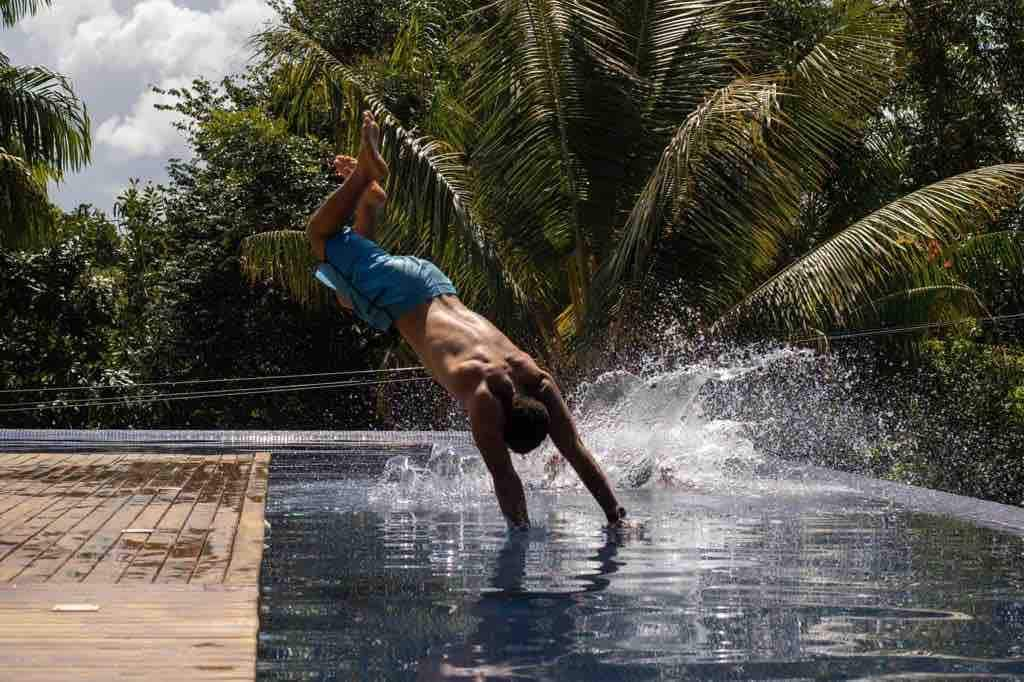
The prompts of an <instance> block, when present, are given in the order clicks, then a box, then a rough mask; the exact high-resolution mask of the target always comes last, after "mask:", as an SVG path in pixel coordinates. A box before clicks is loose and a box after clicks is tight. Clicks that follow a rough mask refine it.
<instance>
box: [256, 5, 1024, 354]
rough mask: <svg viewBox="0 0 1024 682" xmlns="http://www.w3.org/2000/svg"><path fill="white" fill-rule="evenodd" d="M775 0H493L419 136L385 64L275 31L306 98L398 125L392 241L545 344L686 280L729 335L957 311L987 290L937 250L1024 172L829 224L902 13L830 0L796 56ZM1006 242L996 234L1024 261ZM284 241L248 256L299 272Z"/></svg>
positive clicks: (280, 54) (979, 223)
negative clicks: (898, 308) (780, 29)
mask: <svg viewBox="0 0 1024 682" xmlns="http://www.w3.org/2000/svg"><path fill="white" fill-rule="evenodd" d="M769 4H770V3H769V1H768V0H725V1H718V2H711V1H709V0H642V1H641V2H637V1H636V0H616V1H614V2H599V1H597V0H500V1H499V2H495V3H488V4H487V5H486V7H484V8H483V9H481V10H479V13H478V15H477V17H478V20H479V23H480V24H481V25H482V28H479V29H478V30H476V31H475V32H473V33H471V34H470V35H468V36H462V37H460V38H459V39H458V41H457V42H453V44H452V49H453V50H457V51H458V55H459V57H458V58H457V60H456V61H457V62H458V63H459V64H460V65H462V68H463V69H464V75H465V76H466V77H465V78H463V79H459V78H448V79H446V80H441V81H439V83H438V86H437V89H436V92H434V93H433V106H432V108H431V110H430V112H429V113H428V114H427V115H426V116H425V117H424V119H423V120H422V122H421V126H422V128H421V129H418V130H415V131H410V130H407V129H406V128H405V127H403V122H402V121H400V120H399V119H398V118H397V117H396V116H395V115H394V114H393V113H392V112H391V111H389V109H388V107H387V105H386V98H385V97H384V96H383V95H381V94H380V93H379V92H378V91H377V90H376V89H375V87H374V82H373V79H372V77H368V76H367V75H366V74H367V73H368V72H371V71H372V69H368V68H367V67H366V65H365V64H363V65H362V68H356V66H354V65H353V64H352V63H351V61H350V60H349V61H345V60H343V59H341V58H339V57H338V56H336V55H333V54H331V52H330V50H328V49H325V48H324V47H323V46H322V45H320V44H318V42H317V41H316V40H315V38H314V37H312V36H311V35H309V34H306V33H304V32H303V31H302V30H301V27H296V26H294V25H290V26H278V27H275V28H272V29H271V30H269V31H267V32H266V33H264V34H262V35H261V36H259V37H258V44H259V46H260V48H261V50H262V52H263V54H264V55H265V56H266V57H267V58H268V59H271V60H276V62H277V63H278V64H280V65H281V66H282V69H283V70H282V73H284V74H285V75H284V77H283V78H282V87H283V89H284V92H285V94H286V95H287V96H288V97H291V98H294V99H296V100H300V99H306V100H307V101H308V98H309V97H310V93H312V92H314V91H316V92H334V93H339V94H344V95H346V96H347V100H346V99H345V98H343V97H333V98H331V97H326V98H325V99H331V100H332V101H345V102H347V105H348V106H350V107H352V108H358V107H359V106H361V105H362V103H365V104H366V105H368V106H369V107H370V108H371V109H373V110H374V111H375V113H376V114H377V115H378V118H380V119H382V120H383V121H384V123H385V126H386V140H385V151H386V156H388V157H389V158H388V161H389V162H390V163H391V166H392V168H393V169H394V170H395V172H394V174H393V180H392V184H391V186H390V191H391V194H392V197H393V200H392V205H393V210H392V212H391V213H392V215H391V219H392V221H393V225H392V226H391V229H390V230H388V231H387V232H386V234H388V239H389V240H390V241H391V242H392V245H401V246H403V247H405V248H411V249H415V250H416V251H417V252H419V253H422V254H425V255H427V256H428V257H433V258H434V259H435V260H438V261H440V262H441V264H442V266H443V267H447V268H448V269H450V270H452V271H453V275H454V276H453V278H454V279H455V281H456V282H457V283H459V284H460V285H461V288H462V289H463V290H465V291H466V292H467V294H468V295H469V296H470V297H471V298H472V299H474V300H475V301H477V302H478V304H484V305H485V306H486V307H487V309H488V310H489V311H490V312H491V313H492V314H494V315H495V316H499V317H502V318H503V322H505V323H506V324H513V325H518V328H519V329H522V330H529V331H533V332H535V333H537V334H539V335H540V336H541V337H542V338H543V339H544V340H545V342H546V344H545V345H547V346H548V347H549V348H554V349H559V348H564V347H566V344H571V343H572V342H573V341H577V340H580V339H583V338H588V337H593V335H595V334H600V333H604V332H603V330H606V329H607V322H608V321H609V320H610V319H614V318H615V317H619V318H620V319H621V318H622V317H623V315H625V313H626V309H625V307H624V306H623V303H624V302H629V301H635V300H636V299H637V297H638V296H640V295H642V294H643V293H644V292H646V291H650V290H652V289H655V288H657V287H659V286H662V285H663V284H664V283H665V282H666V280H667V279H668V278H681V279H682V280H683V281H684V282H686V283H687V287H685V288H686V290H687V291H688V294H687V297H688V298H687V300H686V301H685V303H686V304H687V305H688V306H690V307H693V308H696V309H697V310H699V311H700V312H701V313H702V314H703V315H704V316H705V318H706V319H709V320H711V321H712V322H713V323H714V324H713V327H714V328H715V329H726V328H733V327H735V326H737V325H741V324H749V323H751V322H758V323H765V322H768V323H770V324H771V325H772V326H771V329H772V330H774V331H778V332H792V331H798V332H807V331H811V330H815V329H820V328H822V327H827V328H837V327H842V326H844V325H847V324H850V323H851V322H852V321H854V320H856V319H862V318H863V313H864V311H866V310H876V311H877V310H878V309H879V308H880V307H883V306H884V304H885V301H887V300H888V301H890V302H891V301H893V300H895V298H899V296H903V297H904V298H905V299H906V300H912V301H917V302H918V303H919V305H920V306H924V307H926V308H927V309H928V310H933V311H934V310H937V309H938V307H937V306H936V304H935V300H934V299H935V294H936V293H938V292H940V291H941V292H943V293H944V294H945V295H946V296H945V300H947V301H949V300H954V299H955V300H957V301H959V304H960V307H963V306H965V305H967V306H968V307H969V305H968V304H969V303H970V301H972V300H973V299H972V297H971V295H970V294H971V292H972V290H971V287H970V286H969V285H968V283H966V282H965V281H963V280H962V279H959V278H958V277H957V276H956V275H957V273H956V272H955V271H954V269H951V268H944V267H939V266H937V265H936V264H935V263H934V259H929V258H928V257H927V253H928V249H929V248H932V247H931V246H929V245H933V244H936V245H938V248H940V249H954V248H957V246H958V245H959V244H961V243H962V242H963V240H965V239H966V238H967V237H969V236H971V235H974V234H979V233H982V232H983V230H984V229H985V227H986V226H987V225H988V224H990V223H991V221H992V219H993V218H994V217H996V216H997V215H998V213H999V211H1000V210H1002V209H1004V208H1007V207H1010V206H1012V205H1015V202H1016V200H1017V197H1018V195H1019V192H1020V190H1021V188H1022V187H1024V165H1019V164H1018V165H1004V166H997V167H992V168H985V169H979V170H978V171H975V172H972V173H967V174H965V175H962V176H959V177H956V178H950V179H947V180H944V181H942V182H940V183H937V184H936V185H934V186H932V187H928V188H924V189H921V190H919V191H917V192H914V193H912V194H910V195H908V196H905V197H903V198H901V199H899V200H898V201H896V202H895V203H893V204H891V205H888V206H881V207H878V210H877V211H875V212H873V213H872V214H870V215H868V216H866V217H864V218H863V219H861V220H859V221H856V222H854V223H853V224H852V225H849V226H840V229H834V230H832V231H831V232H828V231H823V229H824V227H823V226H822V225H820V224H815V223H814V221H813V220H812V219H810V218H809V217H808V216H809V215H812V214H813V211H812V210H809V208H810V207H811V206H812V204H813V203H814V202H815V201H816V200H817V199H818V198H819V197H820V194H821V192H822V190H823V188H824V187H825V186H826V185H827V183H828V182H829V180H830V178H832V177H834V176H835V175H836V173H837V172H840V171H841V169H840V168H839V167H838V165H837V161H836V159H841V158H843V155H845V154H848V153H849V152H851V150H854V149H857V148H861V147H870V146H871V145H872V144H874V143H875V142H876V141H874V140H872V139H871V136H870V135H868V134H867V132H868V124H869V122H871V121H872V120H878V119H879V118H882V119H884V112H880V109H881V106H882V103H883V100H884V98H885V97H886V95H887V93H888V92H889V91H890V90H891V88H892V86H893V84H894V83H895V82H896V80H897V79H898V78H899V77H900V67H899V64H900V50H901V33H902V26H903V23H902V21H901V19H900V17H899V15H898V14H897V13H896V12H895V10H893V9H891V8H889V7H887V6H885V4H884V3H877V2H874V1H873V0H832V3H831V15H830V23H829V25H828V26H827V27H826V30H824V31H823V32H822V34H821V35H820V36H819V37H818V39H817V42H816V43H815V44H813V45H810V46H809V47H807V48H806V49H805V50H804V51H803V52H801V53H800V54H797V55H795V56H794V58H793V59H791V60H789V61H788V62H787V63H786V64H785V65H782V66H776V65H773V64H772V60H771V59H770V57H769V54H768V53H769V50H768V49H766V48H765V47H764V46H766V45H767V46H770V45H771V40H772V36H771V35H766V34H765V29H764V26H765V21H764V19H765V16H766V14H767V10H768V9H769ZM405 49H406V50H408V46H407V45H406V46H405ZM460 75H462V74H460ZM431 133H433V134H434V135H437V136H438V137H434V136H432V135H431ZM440 138H443V139H440ZM811 237H813V238H811ZM1003 237H1004V238H1001V239H996V238H993V239H990V240H987V242H986V243H987V244H988V246H989V247H991V248H994V249H996V251H997V252H998V253H999V254H1000V256H1001V257H1002V258H1004V259H1016V260H1020V258H1019V255H1020V249H1019V248H1018V241H1017V240H1016V239H1014V238H1013V236H1012V235H1003ZM299 239H300V235H293V240H292V241H291V242H290V243H291V245H292V248H293V251H294V249H295V248H297V247H296V243H297V241H298V240H299ZM284 241H286V240H284V239H283V236H282V235H276V236H275V235H261V236H260V237H258V238H257V239H256V240H253V243H251V244H250V255H251V256H252V257H251V258H250V259H249V264H250V268H251V270H252V271H253V272H254V273H259V272H262V271H263V266H270V265H274V266H275V267H276V268H277V271H278V272H285V271H286V272H292V273H294V272H295V268H294V267H291V266H290V265H289V263H294V261H289V259H288V258H287V257H285V256H283V254H284V253H285V251H284V249H283V247H281V245H282V244H283V243H284ZM256 242H258V243H259V244H260V245H261V248H260V249H253V248H252V246H253V244H254V243H256ZM974 243H975V244H980V243H981V242H980V241H976V242H974ZM275 254H276V255H275ZM974 262H977V259H974ZM293 276H297V275H293ZM897 292H900V293H899V295H897ZM959 294H964V295H962V296H961V295H959ZM894 297H895V298H894ZM872 302H875V305H872Z"/></svg>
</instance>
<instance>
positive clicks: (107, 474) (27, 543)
mask: <svg viewBox="0 0 1024 682" xmlns="http://www.w3.org/2000/svg"><path fill="white" fill-rule="evenodd" d="M118 460H119V458H111V459H110V460H107V461H106V462H105V464H104V465H103V467H104V468H103V469H102V470H100V471H97V472H95V473H94V474H93V475H92V476H89V477H85V478H83V479H81V480H80V481H78V485H79V486H81V490H79V489H78V488H75V489H73V490H72V492H73V493H75V494H74V495H71V496H68V497H60V498H54V499H55V500H56V501H55V502H54V504H53V505H51V506H49V507H48V508H47V509H46V510H45V513H42V514H37V515H35V516H33V517H31V518H29V519H25V520H23V522H22V523H21V524H20V525H18V526H13V527H11V528H9V529H7V530H4V531H0V582H2V581H4V580H8V579H10V577H12V576H13V575H15V574H16V573H14V572H11V571H10V568H11V566H12V565H14V564H18V565H22V564H24V562H25V561H28V560H31V559H32V558H34V557H35V556H36V555H37V554H38V553H39V552H40V551H42V549H44V548H45V547H47V546H49V544H50V543H52V542H55V541H56V540H57V538H59V537H60V536H61V535H63V534H64V532H66V527H65V526H66V524H67V519H68V518H70V517H76V518H77V516H76V515H79V514H80V513H81V510H83V509H89V508H91V505H92V504H93V503H91V502H90V495H92V494H93V493H95V492H96V491H98V490H100V489H101V488H102V487H103V486H105V485H106V484H107V481H108V480H109V479H110V478H111V477H113V476H115V475H116V474H117V472H118V470H117V468H116V466H115V465H116V464H117V463H118ZM5 576H6V577H5Z"/></svg>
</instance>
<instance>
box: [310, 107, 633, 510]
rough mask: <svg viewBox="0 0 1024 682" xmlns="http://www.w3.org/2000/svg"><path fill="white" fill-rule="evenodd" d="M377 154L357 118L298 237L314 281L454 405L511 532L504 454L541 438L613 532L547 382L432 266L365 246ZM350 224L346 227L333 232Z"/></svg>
mask: <svg viewBox="0 0 1024 682" xmlns="http://www.w3.org/2000/svg"><path fill="white" fill-rule="evenodd" d="M379 144H380V128H379V127H378V126H377V123H376V122H375V121H374V119H373V116H372V115H371V114H370V113H369V112H367V113H365V114H363V130H362V147H361V149H360V151H359V158H358V160H356V162H355V163H353V162H352V160H351V157H338V159H336V161H335V168H336V170H337V171H338V173H339V174H340V175H342V176H343V177H344V176H346V175H347V178H346V180H345V182H344V184H342V186H341V187H339V188H338V189H337V190H336V191H335V192H334V193H333V194H331V196H330V197H328V198H327V201H325V202H324V204H323V205H322V206H321V207H320V208H319V209H317V210H316V212H315V213H313V215H312V217H311V218H310V220H309V225H308V228H307V230H306V233H307V235H308V237H309V242H310V245H311V247H312V249H313V253H314V255H315V256H316V257H317V259H318V260H319V261H320V262H321V264H320V266H319V267H318V269H317V273H316V276H317V278H318V279H319V280H320V281H321V282H322V283H323V284H325V285H326V286H328V287H330V288H331V289H334V290H335V292H336V293H337V296H338V299H339V302H340V303H341V304H342V305H343V306H345V307H346V308H349V309H350V310H352V311H353V312H354V313H355V314H356V315H357V316H358V317H359V318H360V319H362V320H363V321H365V322H367V323H368V324H370V325H372V326H374V327H376V328H377V329H381V330H386V329H388V328H390V327H391V326H392V325H393V326H394V327H396V328H397V329H398V331H399V332H400V333H401V334H402V336H403V337H404V338H405V340H406V341H407V342H408V343H409V345H410V346H412V348H413V350H415V351H416V354H417V355H418V356H419V357H420V360H421V361H422V362H423V365H424V366H425V367H426V368H427V370H428V371H430V373H431V374H432V375H433V377H434V379H435V380H436V381H437V382H438V383H440V384H441V385H442V386H443V387H444V388H445V389H446V390H447V391H448V392H449V393H450V394H451V395H452V396H453V397H454V398H455V399H456V400H458V401H459V402H460V403H462V405H463V406H464V407H465V409H466V411H467V413H468V414H469V421H470V427H471V428H472V431H473V439H474V441H475V442H476V445H477V448H478V449H479V450H480V453H481V454H482V455H483V458H484V462H485V463H486V464H487V469H488V470H489V471H490V473H491V477H492V478H493V479H494V492H495V494H496V495H497V498H498V504H499V506H500V507H501V511H502V512H503V513H504V515H505V518H506V519H507V520H508V522H509V524H510V525H511V526H513V527H516V528H528V527H529V525H530V518H529V515H528V513H527V510H526V496H525V494H524V492H523V484H522V481H521V480H520V479H519V475H518V474H517V473H516V470H515V468H513V466H512V458H511V456H510V455H509V449H510V448H511V449H512V450H514V451H515V452H519V453H522V454H525V453H527V452H529V451H531V450H533V449H535V448H537V447H538V446H540V444H541V443H542V442H544V438H545V437H546V436H549V435H550V436H551V440H552V442H554V444H555V447H557V448H558V450H559V451H560V452H561V453H562V456H563V457H564V458H565V459H566V461H568V462H569V464H570V465H571V466H572V467H573V469H575V470H576V473H577V474H578V475H579V477H580V480H581V481H583V484H584V485H585V486H586V487H587V489H588V490H589V491H590V493H591V494H592V495H593V496H594V499H596V500H597V503H598V504H599V505H600V506H601V509H602V510H603V511H604V513H605V516H606V517H607V519H608V523H609V525H612V526H619V525H621V524H622V523H623V520H624V519H625V516H626V510H625V509H624V508H623V507H622V506H620V505H619V502H618V499H617V498H616V497H615V493H614V492H613V491H612V488H611V485H610V484H609V482H608V478H607V477H606V476H605V474H604V472H603V471H602V470H601V467H600V466H598V464H597V462H596V461H595V460H594V458H593V456H592V455H591V454H590V452H589V451H588V450H587V449H586V447H585V446H584V445H583V442H582V441H581V440H580V437H579V434H578V433H577V431H576V426H575V424H574V423H573V420H572V417H571V415H570V414H569V410H568V408H567V407H566V405H565V401H564V400H563V398H562V395H561V393H560V392H559V390H558V386H557V385H556V384H555V381H554V379H552V378H551V375H549V374H548V373H547V372H545V371H543V370H542V369H541V368H540V367H538V366H537V363H536V362H534V360H533V358H531V357H530V356H529V355H527V354H526V353H524V352H523V351H521V350H520V349H519V348H517V347H516V346H515V344H513V343H512V342H511V341H510V340H509V339H508V338H507V337H506V336H505V335H504V334H502V333H501V332H500V331H499V330H498V329H497V328H496V327H495V326H494V325H493V324H491V323H490V322H489V321H488V320H486V319H484V318H483V317H481V316H480V315H477V314H476V313H474V312H473V311H471V310H469V309H468V308H467V307H466V306H464V305H463V304H462V302H461V301H460V300H459V298H458V296H457V293H456V290H455V287H454V286H453V285H452V283H451V281H450V280H449V279H448V278H447V277H446V276H445V275H444V273H442V272H441V271H440V270H439V269H438V268H437V267H436V266H435V265H434V264H433V263H430V262H429V261H425V260H421V259H419V258H413V257H411V256H392V255H390V254H388V253H387V252H385V251H384V250H383V249H381V248H380V247H379V246H377V244H376V243H374V242H373V241H372V239H373V237H374V231H375V227H376V222H377V213H378V211H379V209H380V207H381V206H382V205H383V202H384V200H385V199H386V195H385V194H384V190H383V189H382V188H381V186H380V183H381V182H383V181H384V180H385V179H386V178H387V174H388V167H387V164H385V163H384V159H383V158H381V156H380V152H379ZM353 214H354V218H355V219H354V221H353V222H354V225H353V227H351V228H350V227H343V223H344V222H345V221H347V220H349V219H350V218H351V217H352V216H353Z"/></svg>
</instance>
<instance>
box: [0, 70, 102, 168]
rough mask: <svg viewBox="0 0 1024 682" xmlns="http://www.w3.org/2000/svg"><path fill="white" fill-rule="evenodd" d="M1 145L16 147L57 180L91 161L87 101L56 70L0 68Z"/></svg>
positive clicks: (29, 160) (31, 161)
mask: <svg viewBox="0 0 1024 682" xmlns="http://www.w3.org/2000/svg"><path fill="white" fill-rule="evenodd" d="M0 145H2V146H5V147H7V148H8V149H12V148H17V149H18V150H19V152H20V153H21V154H22V155H23V156H24V158H25V160H26V161H27V162H28V163H29V164H32V165H35V164H44V165H45V166H47V167H48V168H50V169H51V170H52V171H53V173H54V175H55V177H56V178H58V179H59V177H60V176H61V174H62V173H63V172H64V171H67V170H78V169H80V168H81V167H82V166H84V165H85V164H86V163H87V162H88V161H89V155H90V151H91V139H90V134H89V115H88V112H87V111H86V108H85V105H84V104H82V102H81V101H80V100H79V99H78V97H77V96H76V95H75V93H74V91H73V90H72V89H71V85H70V83H69V82H68V81H67V79H66V78H64V77H63V76H61V75H60V74H57V73H54V72H52V71H49V70H48V69H44V68H41V67H15V66H10V65H8V66H5V67H0Z"/></svg>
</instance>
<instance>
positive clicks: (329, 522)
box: [8, 432, 1024, 681]
mask: <svg viewBox="0 0 1024 682" xmlns="http://www.w3.org/2000/svg"><path fill="white" fill-rule="evenodd" d="M21 436H22V438H23V439H27V438H28V437H29V436H33V434H26V433H22V434H21ZM189 436H190V437H189V438H184V437H183V436H182V434H180V433H177V434H170V433H165V434H159V433H156V434H144V433H140V432H131V433H128V432H125V433H122V434H109V437H108V440H107V441H106V447H111V448H115V449H116V448H131V449H133V450H136V451H137V450H139V449H140V448H147V449H148V448H160V447H162V446H163V445H167V444H168V443H169V442H171V441H172V439H173V442H174V445H173V447H174V448H175V449H178V450H180V449H181V448H182V447H189V448H196V449H210V448H216V449H223V450H252V449H261V450H269V451H271V452H272V454H273V457H272V460H271V470H270V489H269V495H268V500H267V509H266V520H267V523H268V529H267V536H266V547H265V551H264V557H263V569H262V576H261V607H260V608H261V625H260V635H259V642H260V643H259V661H258V664H257V679H260V680H267V681H269V680H300V679H301V680H310V679H316V680H320V679H323V680H332V679H338V680H342V679H345V680H347V679H380V680H435V679H488V680H498V679H517V680H518V679H541V680H661V679H681V678H689V679H729V680H732V679H867V678H870V679H879V678H899V679H907V678H911V677H924V678H928V679H936V678H947V679H948V678H953V677H957V678H967V679H984V678H1004V679H1024V651H1022V647H1024V511H1022V510H1020V509H1016V508H1009V507H1003V506H1000V505H994V504H989V503H984V502H978V501H976V500H969V499H966V498H958V497H954V496H951V495H944V494H941V493H933V492H930V491H923V490H919V489H914V488H909V487H906V486H900V485H895V484H890V483H885V482H880V481H872V480H870V479H863V478H860V477H856V476H851V475H846V474H838V473H835V472H831V471H827V470H822V469H816V468H814V467H798V466H789V465H787V466H781V465H780V466H758V467H746V468H744V467H740V466H739V465H737V464H736V463H735V462H733V461H732V460H731V459H730V460H729V461H728V463H727V464H724V465H723V466H722V467H720V468H719V470H718V473H717V474H713V473H712V472H711V470H710V469H709V468H708V466H707V462H706V461H705V462H704V466H703V468H702V469H701V471H702V472H703V473H702V474H701V476H695V477H693V478H691V479H687V478H685V477H683V478H682V479H680V480H675V481H673V482H672V483H671V484H669V483H664V484H654V483H650V482H648V483H646V484H644V485H643V486H642V487H641V488H640V489H637V490H624V491H623V493H622V496H623V501H624V504H626V505H627V506H628V507H629V509H630V510H631V515H632V516H633V517H634V518H636V519H639V520H642V521H643V522H644V524H643V529H642V530H640V531H637V532H629V533H614V532H613V533H609V532H608V531H606V530H603V529H602V527H601V521H602V515H601V514H600V512H599V510H598V509H597V507H596V506H595V505H594V503H593V501H592V500H591V499H590V498H589V496H587V495H586V494H585V493H583V492H581V491H580V490H578V489H576V488H574V487H571V486H568V485H558V484H555V485H552V484H548V483H544V482H542V481H541V480H540V479H539V477H538V476H537V475H536V472H535V471H533V469H531V466H532V465H531V463H529V462H526V463H523V465H524V468H525V469H527V470H528V471H531V472H533V473H531V474H530V475H528V476H527V479H528V480H530V481H531V482H532V484H531V485H530V489H529V490H528V500H529V504H530V509H531V514H532V517H533V520H534V523H535V526H536V528H535V529H534V530H533V531H531V532H530V533H527V534H513V535H510V534H509V533H508V532H507V531H506V529H505V525H504V522H503V521H502V519H501V517H500V515H499V513H498V511H497V508H496V505H495V503H494V501H493V497H492V496H491V495H490V493H489V492H488V490H487V487H486V479H484V478H482V477H481V471H480V470H479V466H478V464H476V463H475V462H476V460H475V457H474V453H473V452H472V449H471V448H470V447H469V446H468V444H467V440H466V437H465V435H464V434H369V435H367V434H283V433H278V434H255V433H235V434H230V433H227V434H226V433H220V434H196V433H193V434H189ZM33 437H34V438H42V437H43V435H42V434H38V433H37V434H35V435H34V436H33ZM46 437H47V438H49V439H50V440H49V442H48V444H47V446H48V447H67V448H74V447H78V446H80V445H81V443H80V441H81V439H83V438H94V437H96V436H95V434H93V435H90V434H74V433H67V432H65V433H60V432H51V433H50V435H48V436H46ZM8 445H10V443H8ZM92 447H95V444H92ZM677 474H678V472H677ZM621 476H622V472H621V471H620V472H619V480H620V481H621Z"/></svg>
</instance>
